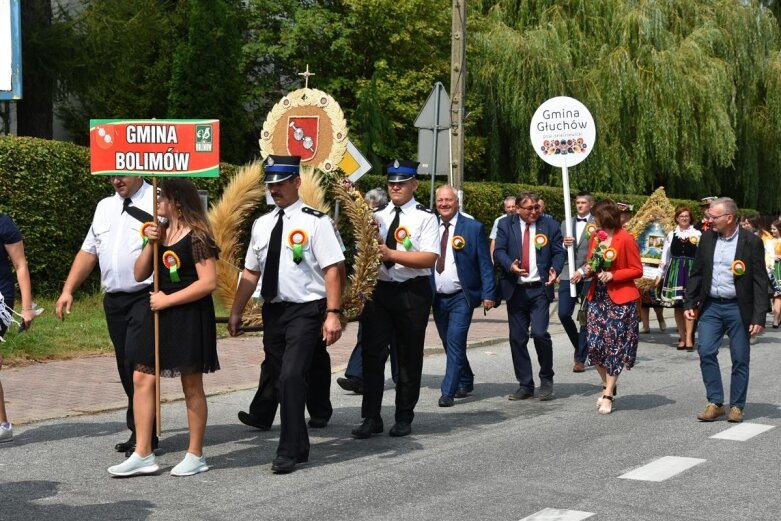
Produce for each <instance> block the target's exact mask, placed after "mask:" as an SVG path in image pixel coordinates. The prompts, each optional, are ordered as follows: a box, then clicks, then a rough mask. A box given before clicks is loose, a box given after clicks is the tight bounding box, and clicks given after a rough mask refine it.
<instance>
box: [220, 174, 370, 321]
mask: <svg viewBox="0 0 781 521" xmlns="http://www.w3.org/2000/svg"><path fill="white" fill-rule="evenodd" d="M262 177H263V168H262V164H261V163H260V162H255V163H251V164H249V165H247V166H244V167H242V168H241V169H240V170H239V171H238V173H237V174H236V175H235V176H234V177H233V178H232V179H231V180H230V182H229V183H228V185H227V187H226V188H225V191H224V192H223V195H222V197H221V198H220V200H219V201H218V202H217V203H215V204H214V205H213V206H212V207H211V209H210V210H209V221H210V223H211V225H212V229H213V230H214V238H215V241H216V242H217V246H218V247H219V248H220V261H219V262H218V263H217V291H216V293H217V298H219V299H220V301H221V302H222V304H223V305H224V306H225V308H226V309H228V310H229V309H231V307H232V306H233V300H234V298H235V296H236V287H237V285H238V280H239V276H240V275H241V266H242V265H243V264H244V252H245V251H246V245H244V244H241V243H240V242H239V238H240V237H242V235H243V234H244V232H245V231H246V230H247V228H248V226H249V223H248V220H249V219H250V217H252V215H253V214H254V213H255V212H256V210H257V208H258V206H260V204H261V203H262V201H263V200H264V193H265V189H264V186H263V184H262V183H261V180H262ZM340 179H341V176H337V175H329V176H327V178H326V179H324V177H323V175H322V173H321V172H319V171H318V170H315V169H313V168H302V172H301V188H300V189H299V195H300V197H301V199H302V200H303V201H304V203H305V204H307V205H308V206H311V207H313V208H316V209H318V210H320V211H322V212H327V211H328V203H327V202H326V197H325V195H326V190H325V189H324V187H323V184H324V183H326V184H330V185H331V191H332V192H333V196H334V198H335V199H336V200H337V201H339V202H340V203H341V204H342V207H343V212H344V215H345V216H347V218H348V220H349V221H350V224H351V226H352V227H353V230H354V236H355V249H356V252H357V253H356V255H355V258H354V263H353V272H352V273H351V274H350V276H349V281H350V282H349V284H348V286H347V288H345V290H344V293H343V295H342V302H343V305H342V307H343V309H344V313H343V314H342V322H343V323H342V325H343V326H344V325H345V324H346V322H347V321H350V320H355V319H357V317H358V315H359V314H360V312H361V310H362V309H363V305H364V304H365V303H366V302H367V301H368V300H369V299H371V296H372V293H373V291H374V286H375V284H376V283H377V275H378V273H379V266H380V250H379V244H378V243H377V228H376V225H375V224H374V222H375V221H374V216H373V214H372V210H371V209H370V208H369V205H368V204H367V203H366V201H365V200H364V199H363V196H362V195H361V194H360V192H359V191H358V190H356V189H355V188H354V187H352V186H350V187H349V188H345V187H344V186H342V183H341V182H340ZM262 322H263V320H262V318H261V314H260V301H259V300H256V299H251V300H250V302H249V303H248V304H247V307H246V308H245V309H244V324H245V325H249V326H259V325H261V324H262Z"/></svg>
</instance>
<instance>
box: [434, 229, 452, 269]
mask: <svg viewBox="0 0 781 521" xmlns="http://www.w3.org/2000/svg"><path fill="white" fill-rule="evenodd" d="M442 226H444V227H445V231H444V232H443V233H442V239H441V240H440V241H439V258H438V259H437V273H442V272H443V271H445V255H446V254H447V241H448V239H449V238H450V223H442Z"/></svg>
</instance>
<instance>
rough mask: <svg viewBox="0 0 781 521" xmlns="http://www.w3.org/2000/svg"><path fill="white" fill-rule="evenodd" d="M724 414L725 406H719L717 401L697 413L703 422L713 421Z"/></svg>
mask: <svg viewBox="0 0 781 521" xmlns="http://www.w3.org/2000/svg"><path fill="white" fill-rule="evenodd" d="M730 413H731V411H730ZM722 416H724V406H723V405H722V406H718V405H716V404H715V403H709V404H708V405H706V406H705V410H704V411H702V412H701V413H700V414H698V415H697V419H698V420H700V421H701V422H712V421H716V420H717V419H719V418H720V417H722Z"/></svg>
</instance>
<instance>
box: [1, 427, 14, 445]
mask: <svg viewBox="0 0 781 521" xmlns="http://www.w3.org/2000/svg"><path fill="white" fill-rule="evenodd" d="M6 441H14V427H13V425H11V424H10V423H9V424H8V427H3V426H2V425H0V443H4V442H6Z"/></svg>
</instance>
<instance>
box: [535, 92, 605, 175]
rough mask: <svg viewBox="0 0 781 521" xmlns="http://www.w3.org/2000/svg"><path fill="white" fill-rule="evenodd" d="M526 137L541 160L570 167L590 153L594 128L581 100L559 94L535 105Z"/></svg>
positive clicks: (595, 131) (560, 166)
mask: <svg viewBox="0 0 781 521" xmlns="http://www.w3.org/2000/svg"><path fill="white" fill-rule="evenodd" d="M529 137H530V138H531V140H532V147H534V150H535V151H536V152H537V155H538V156H540V158H542V160H543V161H545V162H546V163H548V164H549V165H553V166H557V167H559V168H562V167H565V166H566V167H571V166H574V165H577V164H578V163H580V162H581V161H583V160H584V159H586V157H588V155H589V154H590V153H591V150H592V149H593V148H594V143H595V141H596V138H597V129H596V126H595V125H594V118H593V117H591V113H590V112H589V111H588V109H587V108H586V106H585V105H584V104H582V103H581V102H579V101H578V100H576V99H575V98H569V97H567V96H558V97H555V98H551V99H549V100H547V101H546V102H544V103H543V104H542V105H540V106H539V108H537V111H536V112H535V113H534V116H533V117H532V123H531V128H530V129H529Z"/></svg>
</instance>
